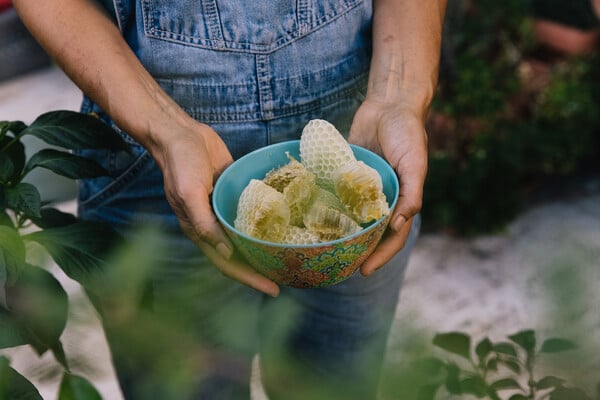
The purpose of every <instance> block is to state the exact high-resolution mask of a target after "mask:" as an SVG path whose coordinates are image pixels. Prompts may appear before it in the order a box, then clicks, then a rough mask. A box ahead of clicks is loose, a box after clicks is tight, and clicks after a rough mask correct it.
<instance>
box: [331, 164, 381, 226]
mask: <svg viewBox="0 0 600 400" xmlns="http://www.w3.org/2000/svg"><path fill="white" fill-rule="evenodd" d="M333 180H334V185H335V192H336V194H337V196H338V198H339V199H340V201H341V203H342V204H343V205H344V206H345V207H346V210H347V211H348V212H349V213H350V215H351V216H352V217H353V218H354V219H356V220H357V221H358V222H360V223H367V222H370V221H372V220H376V219H379V218H381V217H382V216H384V215H386V214H387V213H388V212H389V207H388V204H387V201H386V198H385V195H384V194H383V184H382V182H381V176H379V173H377V171H376V170H375V169H373V168H371V167H369V166H368V165H367V164H365V163H364V162H362V161H354V162H351V163H349V164H346V165H344V166H342V167H340V168H338V169H337V170H336V171H335V173H334V179H333Z"/></svg>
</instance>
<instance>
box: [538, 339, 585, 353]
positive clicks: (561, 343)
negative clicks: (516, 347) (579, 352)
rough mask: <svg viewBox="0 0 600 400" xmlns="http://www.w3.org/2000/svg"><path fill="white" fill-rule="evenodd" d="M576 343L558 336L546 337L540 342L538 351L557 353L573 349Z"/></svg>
mask: <svg viewBox="0 0 600 400" xmlns="http://www.w3.org/2000/svg"><path fill="white" fill-rule="evenodd" d="M575 348H577V345H576V344H575V343H573V342H571V341H569V340H566V339H560V338H550V339H546V340H545V341H544V343H542V348H541V349H540V353H559V352H561V351H567V350H573V349H575Z"/></svg>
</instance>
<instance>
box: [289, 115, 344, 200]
mask: <svg viewBox="0 0 600 400" xmlns="http://www.w3.org/2000/svg"><path fill="white" fill-rule="evenodd" d="M300 159H301V161H302V164H304V166H306V169H308V170H309V171H310V172H312V173H313V174H315V175H316V176H317V184H318V185H319V186H321V187H323V188H325V189H332V188H333V182H332V175H333V173H334V172H335V170H337V169H338V168H339V167H341V166H342V165H345V164H348V163H349V162H352V161H354V160H355V157H354V153H353V152H352V149H351V148H350V145H349V144H348V142H347V141H346V139H345V138H344V137H343V136H342V134H341V133H340V132H339V131H338V130H337V129H336V128H335V127H334V126H333V125H332V124H331V123H329V122H327V121H325V120H322V119H313V120H311V121H309V122H308V123H307V124H306V126H305V127H304V129H303V131H302V136H301V137H300Z"/></svg>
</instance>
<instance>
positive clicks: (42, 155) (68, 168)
mask: <svg viewBox="0 0 600 400" xmlns="http://www.w3.org/2000/svg"><path fill="white" fill-rule="evenodd" d="M37 167H40V168H45V169H48V170H50V171H52V172H54V173H56V174H58V175H61V176H66V177H67V178H71V179H85V178H96V177H98V176H108V175H109V173H108V171H106V170H105V169H104V168H102V167H101V166H100V165H99V164H98V163H96V162H95V161H93V160H90V159H87V158H84V157H79V156H76V155H74V154H71V153H67V152H64V151H59V150H54V149H42V150H40V151H38V152H37V153H36V154H34V155H33V156H32V157H31V158H30V159H29V161H28V162H27V165H26V166H25V170H24V172H23V174H27V173H29V172H30V171H31V170H33V169H34V168H37Z"/></svg>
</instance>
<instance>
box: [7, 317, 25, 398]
mask: <svg viewBox="0 0 600 400" xmlns="http://www.w3.org/2000/svg"><path fill="white" fill-rule="evenodd" d="M28 343H29V338H28V337H27V335H26V334H25V333H24V332H23V330H22V329H21V327H20V325H19V324H18V322H17V321H16V319H15V317H14V316H13V315H12V314H11V313H10V312H8V310H6V309H5V308H3V307H0V349H7V348H10V347H15V346H21V345H24V344H28ZM0 398H1V397H0Z"/></svg>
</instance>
